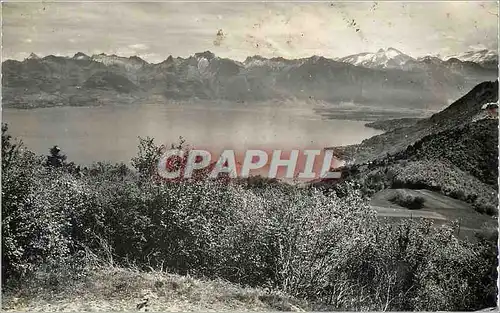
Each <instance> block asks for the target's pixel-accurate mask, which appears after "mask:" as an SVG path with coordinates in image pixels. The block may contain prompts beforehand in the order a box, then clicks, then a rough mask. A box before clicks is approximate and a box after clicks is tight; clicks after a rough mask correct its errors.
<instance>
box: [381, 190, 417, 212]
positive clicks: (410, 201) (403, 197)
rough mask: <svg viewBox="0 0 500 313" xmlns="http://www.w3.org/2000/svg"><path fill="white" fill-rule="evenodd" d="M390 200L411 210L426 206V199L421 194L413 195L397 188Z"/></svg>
mask: <svg viewBox="0 0 500 313" xmlns="http://www.w3.org/2000/svg"><path fill="white" fill-rule="evenodd" d="M389 201H391V202H392V203H395V204H397V205H400V206H402V207H405V208H407V209H410V210H418V209H421V208H422V207H423V206H424V202H425V199H424V198H423V197H420V196H413V195H412V194H410V193H409V192H407V191H404V190H396V191H395V192H394V194H393V195H392V196H391V197H390V198H389Z"/></svg>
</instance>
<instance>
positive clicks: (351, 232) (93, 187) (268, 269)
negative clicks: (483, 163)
mask: <svg viewBox="0 0 500 313" xmlns="http://www.w3.org/2000/svg"><path fill="white" fill-rule="evenodd" d="M159 151H160V149H159V148H158V147H156V146H155V144H154V142H153V140H149V139H146V140H141V142H140V147H139V153H138V156H137V157H136V158H134V160H133V162H132V164H133V165H134V167H135V171H132V170H129V169H128V167H127V166H125V165H123V164H121V165H120V164H105V163H98V164H96V165H95V166H93V167H92V168H90V169H84V170H80V169H79V168H77V167H75V166H74V165H73V164H71V163H67V162H66V161H65V160H64V159H63V158H61V162H55V161H54V157H55V158H56V159H57V151H54V152H53V153H54V154H56V156H54V155H53V156H51V157H49V158H48V159H45V158H44V157H40V156H37V155H35V154H33V153H31V152H30V151H28V150H26V149H24V148H23V147H22V146H21V145H19V144H17V143H15V142H13V141H12V139H11V138H10V137H9V136H8V135H7V133H6V128H3V131H2V237H3V238H2V252H3V254H2V279H3V285H4V290H3V292H4V294H16V293H23V292H24V298H29V296H30V294H31V295H33V296H36V294H37V292H40V288H41V289H42V292H45V291H46V292H48V293H49V294H50V293H51V292H52V291H53V290H55V291H57V290H61V288H64V287H65V286H67V285H68V284H69V283H68V282H70V283H72V284H73V283H74V284H77V285H78V284H82V282H85V281H88V279H89V277H95V276H92V275H90V274H89V273H102V271H103V266H104V272H105V271H106V266H111V265H113V266H117V267H122V268H134V269H137V270H139V271H148V272H150V273H154V271H152V269H154V270H156V271H162V272H164V271H167V272H169V273H173V274H178V275H190V276H193V277H199V278H204V279H215V280H218V279H219V280H220V279H223V280H226V281H229V282H232V283H234V284H239V285H241V286H243V287H245V288H259V290H264V289H266V290H270V292H271V293H273V294H274V293H278V294H282V295H287V296H286V297H289V298H290V299H302V300H301V301H306V302H307V303H310V304H311V303H312V304H314V305H310V306H307V307H306V308H316V309H317V308H322V307H324V308H328V309H329V310H333V309H337V310H475V309H482V308H484V307H491V306H495V301H496V277H497V273H496V266H497V233H496V231H493V232H486V231H485V232H483V233H481V234H480V235H479V238H478V241H477V242H475V243H471V242H466V241H460V240H458V239H457V238H456V236H455V225H454V224H451V225H447V226H443V227H433V225H432V224H431V223H430V222H429V221H424V220H404V221H402V222H399V223H394V224H388V223H384V222H382V221H380V220H378V219H377V217H376V214H375V212H374V211H373V210H371V209H370V207H369V206H368V204H367V202H366V200H365V199H364V198H363V197H362V196H361V194H360V191H359V188H358V187H357V186H355V185H353V184H348V183H346V184H341V185H337V186H334V187H333V188H332V189H331V190H319V189H315V188H312V187H300V186H291V185H287V184H281V183H276V182H266V181H265V180H258V179H254V180H251V181H230V182H229V181H226V180H216V181H206V180H193V181H176V182H166V181H158V180H157V179H156V178H155V176H154V166H155V164H156V163H155V162H156V159H157V158H158V155H159ZM96 262H97V263H99V262H100V264H101V266H100V267H99V268H100V269H99V270H98V271H96V272H93V271H92V270H90V272H89V269H92V267H91V266H95V264H96ZM89 275H90V276H89ZM96 275H98V274H96ZM126 284H127V283H125V286H126ZM33 286H39V287H37V288H34V287H33ZM80 286H81V285H80ZM120 288H121V287H120ZM124 288H126V287H124ZM36 290H38V291H36ZM117 292H119V291H117ZM26 293H28V294H26ZM52 294H56V293H52ZM125 295H126V293H125ZM297 301H298V300H297ZM266 307H267V308H269V306H264V308H266ZM274 308H276V307H274ZM278 309H279V308H278ZM281 309H283V310H288V309H290V308H289V307H284V308H281Z"/></svg>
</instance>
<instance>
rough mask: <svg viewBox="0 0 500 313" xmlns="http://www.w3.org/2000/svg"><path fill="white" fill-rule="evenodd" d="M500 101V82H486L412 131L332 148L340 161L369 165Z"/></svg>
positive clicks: (466, 120) (397, 131)
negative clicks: (499, 97) (491, 103)
mask: <svg viewBox="0 0 500 313" xmlns="http://www.w3.org/2000/svg"><path fill="white" fill-rule="evenodd" d="M497 101H498V81H495V82H483V83H480V84H478V85H477V86H475V87H474V88H473V89H472V90H471V91H470V92H468V93H467V94H466V95H465V96H463V97H462V98H460V99H458V100H457V101H455V102H454V103H452V104H451V105H450V106H448V107H447V108H446V109H444V110H442V111H441V112H438V113H436V114H433V115H432V116H431V117H429V118H425V119H421V120H419V121H417V122H416V123H415V124H413V125H410V126H408V127H401V128H396V129H392V130H390V131H388V132H386V133H383V134H381V135H378V136H374V137H371V138H369V139H366V140H364V141H363V142H362V143H361V144H358V145H351V146H345V147H332V148H331V149H334V150H335V151H336V154H337V155H339V156H340V157H342V158H344V159H347V160H350V161H351V162H354V163H366V162H369V161H372V160H375V159H377V158H383V157H385V156H386V155H387V154H394V153H397V152H400V151H402V150H404V149H406V147H408V146H409V145H411V144H414V143H415V142H417V141H418V140H420V139H422V138H423V137H425V136H427V135H430V134H435V133H438V132H441V131H445V130H448V129H452V128H455V127H459V126H462V125H465V124H467V123H470V122H472V121H473V120H474V119H475V118H476V117H477V116H478V115H479V114H480V113H481V106H482V105H483V104H485V103H488V102H497Z"/></svg>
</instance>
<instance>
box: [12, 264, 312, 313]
mask: <svg viewBox="0 0 500 313" xmlns="http://www.w3.org/2000/svg"><path fill="white" fill-rule="evenodd" d="M51 290H52V291H51ZM141 304H142V305H141ZM144 304H145V305H144ZM141 306H142V308H141ZM307 309H308V305H307V303H306V302H305V301H299V300H296V299H293V298H291V297H289V296H287V295H284V294H281V293H278V292H273V291H265V290H262V289H255V288H244V287H240V286H238V285H235V284H231V283H229V282H226V281H222V280H199V279H194V278H192V277H189V276H179V275H174V274H168V273H164V272H158V271H153V272H148V273H145V272H139V271H134V270H128V269H121V268H115V267H108V268H98V269H94V270H92V271H89V273H88V275H87V276H86V277H85V278H83V279H81V280H78V281H75V282H68V284H65V285H64V286H62V287H58V288H55V289H51V288H50V287H47V286H35V285H30V286H29V287H28V286H26V287H23V288H22V289H20V290H19V291H16V292H7V293H5V294H4V295H3V301H2V310H5V311H152V312H159V311H167V312H186V311H189V312H193V311H214V312H216V311H304V310H307Z"/></svg>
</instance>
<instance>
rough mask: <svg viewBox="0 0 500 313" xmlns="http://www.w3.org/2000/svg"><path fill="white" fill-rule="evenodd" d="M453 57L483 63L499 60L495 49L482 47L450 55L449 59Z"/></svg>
mask: <svg viewBox="0 0 500 313" xmlns="http://www.w3.org/2000/svg"><path fill="white" fill-rule="evenodd" d="M451 58H456V59H459V60H461V61H470V62H475V63H479V64H482V63H488V62H498V53H497V51H494V50H488V49H482V50H474V51H467V52H463V53H459V54H455V55H450V56H449V57H448V58H447V59H451Z"/></svg>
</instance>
